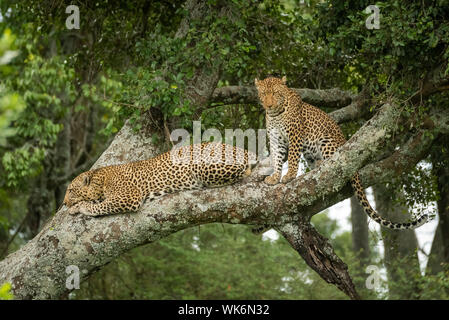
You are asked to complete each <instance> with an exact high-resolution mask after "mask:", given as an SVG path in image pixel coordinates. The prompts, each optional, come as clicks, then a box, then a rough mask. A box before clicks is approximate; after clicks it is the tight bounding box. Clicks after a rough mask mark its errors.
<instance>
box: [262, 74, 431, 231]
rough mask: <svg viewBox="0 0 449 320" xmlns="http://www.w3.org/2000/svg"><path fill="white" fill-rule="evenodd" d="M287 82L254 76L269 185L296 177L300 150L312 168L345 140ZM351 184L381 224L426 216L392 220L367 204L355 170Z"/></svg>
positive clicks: (419, 222) (401, 225) (414, 224)
mask: <svg viewBox="0 0 449 320" xmlns="http://www.w3.org/2000/svg"><path fill="white" fill-rule="evenodd" d="M286 82H287V80H286V78H285V77H283V78H282V79H279V78H274V77H269V78H267V79H265V80H260V81H259V80H257V79H256V80H255V84H256V87H257V91H258V95H259V99H260V101H261V102H262V105H263V107H264V109H265V113H266V125H267V131H268V135H269V141H270V156H271V159H272V163H273V164H274V173H273V174H272V175H271V176H267V177H266V178H265V182H266V183H267V184H271V185H273V184H277V183H279V181H280V182H281V183H287V182H289V181H291V180H292V179H294V178H295V177H296V174H297V172H298V163H299V158H300V155H301V153H302V154H303V155H304V158H305V159H306V162H307V165H308V166H309V167H310V168H311V169H313V168H315V167H316V166H318V165H319V164H320V162H321V161H323V160H325V159H328V158H330V157H331V156H332V155H333V154H334V153H335V152H336V150H337V149H338V148H339V147H340V146H342V145H343V144H344V143H345V142H346V139H345V137H344V135H343V132H342V131H341V129H340V127H339V126H338V124H337V123H336V122H335V121H334V120H333V119H332V118H331V117H329V116H328V115H327V114H326V113H325V112H324V111H322V110H320V109H318V108H316V107H314V106H312V105H310V104H307V103H305V102H303V101H302V99H301V97H300V96H299V94H297V93H296V92H295V91H294V90H291V89H290V88H288V87H287V85H286ZM286 160H288V171H287V174H286V175H285V176H284V177H282V179H281V173H282V165H283V163H284V162H285V161H286ZM351 184H352V188H353V189H354V191H355V195H356V196H357V199H358V200H359V202H360V204H361V205H362V207H363V209H364V211H365V212H366V214H368V216H369V217H370V218H371V219H373V220H374V221H376V222H377V223H379V224H381V225H382V226H384V227H387V228H390V229H414V228H417V227H419V226H421V225H423V224H424V223H425V222H426V221H427V219H428V216H427V215H422V216H421V217H420V218H418V219H417V220H415V221H412V222H407V223H393V222H391V221H389V220H387V219H385V218H382V217H381V216H379V215H378V214H377V213H376V212H375V211H374V210H373V208H372V207H371V206H370V204H369V202H368V199H367V198H366V194H365V191H364V189H363V187H362V185H361V183H360V177H359V174H358V173H356V174H355V175H354V177H353V178H352V179H351ZM254 231H255V232H257V230H254Z"/></svg>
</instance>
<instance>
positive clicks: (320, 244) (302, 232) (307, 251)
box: [278, 221, 360, 299]
mask: <svg viewBox="0 0 449 320" xmlns="http://www.w3.org/2000/svg"><path fill="white" fill-rule="evenodd" d="M278 231H279V232H280V233H281V234H282V235H283V236H284V237H285V239H287V241H288V242H289V243H290V245H291V246H292V247H293V248H294V249H295V250H296V251H297V252H298V253H299V254H300V255H301V257H303V259H304V260H305V262H306V263H307V264H308V265H309V266H310V267H311V268H312V269H313V270H315V271H316V272H317V273H318V274H319V275H320V276H321V277H322V278H323V279H324V280H326V281H327V282H328V283H332V284H334V285H336V286H337V287H338V288H339V289H340V290H341V291H343V292H344V293H346V294H347V295H348V296H349V297H350V298H351V299H360V297H359V295H358V293H357V292H356V290H355V287H354V284H353V283H352V280H351V277H350V276H349V273H348V267H347V266H346V264H345V263H344V262H343V261H342V260H341V259H340V258H339V257H338V256H337V255H336V254H335V252H334V249H333V248H332V246H331V245H330V244H329V242H328V241H327V239H326V238H324V237H323V236H322V235H320V234H319V233H318V232H317V231H316V230H315V228H314V227H312V225H311V224H310V223H309V222H307V221H306V222H301V223H287V224H285V225H283V226H282V227H280V228H278Z"/></svg>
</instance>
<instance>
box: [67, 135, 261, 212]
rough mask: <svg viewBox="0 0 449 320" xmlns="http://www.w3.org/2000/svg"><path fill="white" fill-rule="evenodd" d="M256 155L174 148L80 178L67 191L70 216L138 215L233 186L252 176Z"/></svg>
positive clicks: (224, 148) (226, 148)
mask: <svg viewBox="0 0 449 320" xmlns="http://www.w3.org/2000/svg"><path fill="white" fill-rule="evenodd" d="M252 156H253V155H252V154H250V153H248V152H247V151H246V150H243V149H241V148H236V147H233V146H230V145H226V144H221V143H203V144H196V145H192V146H182V147H175V148H174V149H173V150H172V151H169V152H166V153H163V154H161V155H158V156H156V157H154V158H151V159H148V160H143V161H136V162H130V163H125V164H120V165H112V166H107V167H102V168H99V169H95V170H91V171H87V172H83V173H81V174H80V175H79V176H77V177H76V178H75V179H74V180H73V181H72V182H71V183H70V185H69V186H68V188H67V191H66V194H65V197H64V202H63V204H64V205H66V206H67V207H68V212H69V213H70V214H76V213H78V212H80V213H82V214H84V215H90V216H100V215H107V214H113V213H122V212H128V211H137V210H138V209H139V208H140V206H141V205H142V203H143V202H144V200H145V199H148V200H153V199H155V198H158V197H161V196H163V195H164V194H167V193H171V192H176V191H182V190H193V189H200V188H204V187H220V186H225V185H229V184H233V183H235V182H237V181H239V180H241V179H243V178H244V177H246V176H248V175H250V173H251V169H252V167H253V165H254V164H255V155H254V157H252ZM253 159H254V161H253Z"/></svg>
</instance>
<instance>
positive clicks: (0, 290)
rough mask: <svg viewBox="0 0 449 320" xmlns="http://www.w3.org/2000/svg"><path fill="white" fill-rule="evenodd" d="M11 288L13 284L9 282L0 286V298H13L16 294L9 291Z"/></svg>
mask: <svg viewBox="0 0 449 320" xmlns="http://www.w3.org/2000/svg"><path fill="white" fill-rule="evenodd" d="M10 290H11V284H10V283H9V282H6V283H4V284H3V285H1V286H0V300H12V299H14V296H13V294H12V293H10V292H9V291H10Z"/></svg>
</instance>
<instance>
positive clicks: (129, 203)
mask: <svg viewBox="0 0 449 320" xmlns="http://www.w3.org/2000/svg"><path fill="white" fill-rule="evenodd" d="M142 202H143V199H141V198H139V197H135V198H131V197H130V198H126V199H121V198H119V197H112V198H106V199H105V200H104V201H102V202H99V203H95V202H92V201H81V202H78V203H77V204H75V205H74V206H72V207H70V208H69V209H68V210H67V212H68V213H69V214H72V215H74V214H77V213H82V214H84V215H86V216H103V215H108V214H116V213H123V212H129V211H137V210H138V209H139V208H140V206H141V204H142Z"/></svg>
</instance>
